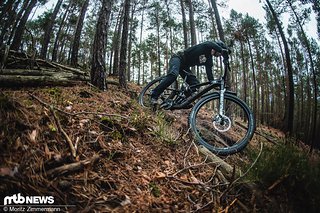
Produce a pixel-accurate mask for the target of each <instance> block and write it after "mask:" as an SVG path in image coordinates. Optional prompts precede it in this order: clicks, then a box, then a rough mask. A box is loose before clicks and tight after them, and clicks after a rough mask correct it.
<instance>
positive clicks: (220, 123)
mask: <svg viewBox="0 0 320 213" xmlns="http://www.w3.org/2000/svg"><path fill="white" fill-rule="evenodd" d="M219 98H220V95H219V93H214V94H211V95H209V96H206V97H204V98H202V99H201V100H199V101H198V102H197V103H196V105H195V106H194V107H193V109H192V111H191V113H190V117H189V124H190V127H191V130H192V131H193V133H194V135H195V138H196V139H197V141H198V142H199V143H200V144H202V145H203V146H205V147H206V148H207V149H209V150H210V151H212V152H213V153H215V154H219V155H230V154H234V153H237V152H239V151H241V150H243V149H244V148H245V147H246V145H247V144H248V143H249V141H250V140H251V138H252V136H253V134H254V130H255V122H254V117H253V113H252V112H251V110H250V108H249V107H248V106H247V104H246V103H245V102H243V101H242V100H240V99H239V98H238V97H236V96H234V95H230V94H228V93H226V94H225V99H224V106H225V112H224V116H221V115H220V114H219V102H220V100H219Z"/></svg>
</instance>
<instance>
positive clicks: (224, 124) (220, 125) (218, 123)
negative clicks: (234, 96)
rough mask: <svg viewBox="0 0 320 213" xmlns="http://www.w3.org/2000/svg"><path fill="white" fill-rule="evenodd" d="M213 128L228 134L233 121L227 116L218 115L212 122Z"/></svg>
mask: <svg viewBox="0 0 320 213" xmlns="http://www.w3.org/2000/svg"><path fill="white" fill-rule="evenodd" d="M212 124H213V127H214V128H215V129H216V130H217V131H219V132H226V131H228V130H229V129H230V128H231V120H230V118H229V117H227V116H225V115H216V116H214V117H213V121H212Z"/></svg>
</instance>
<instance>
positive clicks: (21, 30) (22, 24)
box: [10, 0, 37, 50]
mask: <svg viewBox="0 0 320 213" xmlns="http://www.w3.org/2000/svg"><path fill="white" fill-rule="evenodd" d="M36 3H37V0H31V1H30V3H29V4H28V7H27V8H26V10H25V12H24V14H23V16H22V18H21V20H20V22H19V25H18V27H17V30H16V32H15V34H14V37H13V40H12V43H11V46H10V49H12V50H18V49H19V47H20V45H21V40H22V36H23V34H24V28H25V26H26V23H27V20H28V18H29V15H30V13H31V11H32V9H33V8H34V6H35V5H36Z"/></svg>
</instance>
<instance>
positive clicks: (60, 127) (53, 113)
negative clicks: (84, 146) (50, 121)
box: [50, 107, 77, 158]
mask: <svg viewBox="0 0 320 213" xmlns="http://www.w3.org/2000/svg"><path fill="white" fill-rule="evenodd" d="M50 111H51V113H52V115H53V117H54V120H55V122H56V124H57V127H58V130H59V132H61V133H62V135H63V136H64V137H65V139H66V140H67V142H68V144H69V147H70V151H71V154H72V156H73V157H74V158H75V157H76V155H77V154H76V150H75V148H74V146H73V143H72V141H71V139H70V137H69V136H68V134H67V133H66V132H65V131H64V129H63V128H62V126H61V124H60V121H59V119H58V118H57V115H56V113H55V111H54V109H53V108H52V107H51V108H50Z"/></svg>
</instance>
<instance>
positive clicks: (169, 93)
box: [139, 76, 178, 108]
mask: <svg viewBox="0 0 320 213" xmlns="http://www.w3.org/2000/svg"><path fill="white" fill-rule="evenodd" d="M164 77H165V76H162V77H159V78H156V79H154V80H152V81H151V82H150V83H148V84H147V85H146V86H145V87H144V88H143V89H142V90H141V92H140V94H139V104H140V105H141V106H143V107H147V108H151V107H152V106H151V94H152V91H153V90H154V89H155V88H156V87H157V86H158V85H159V84H160V83H161V81H162V80H163V79H164ZM177 88H178V82H177V81H175V82H174V83H173V84H171V85H170V86H169V87H168V88H166V89H165V90H164V91H163V93H162V94H161V95H160V97H159V100H160V102H163V101H164V100H168V99H173V98H174V97H175V95H176V94H177Z"/></svg>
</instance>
